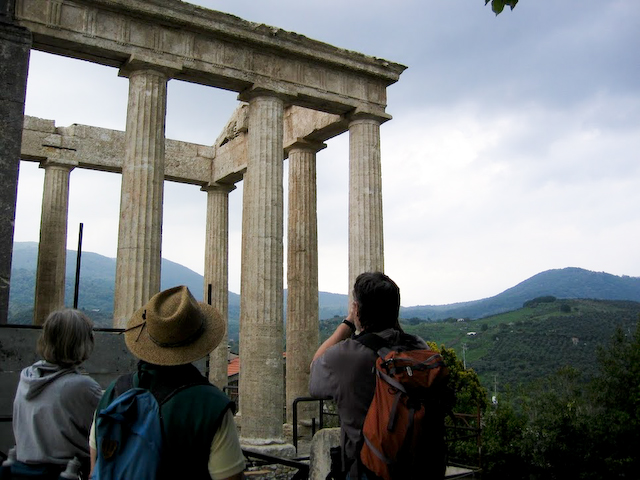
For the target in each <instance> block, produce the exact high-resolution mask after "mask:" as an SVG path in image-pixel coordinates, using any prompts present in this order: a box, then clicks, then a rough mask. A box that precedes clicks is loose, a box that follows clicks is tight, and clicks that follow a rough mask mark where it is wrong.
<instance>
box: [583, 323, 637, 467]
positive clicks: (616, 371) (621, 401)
mask: <svg viewBox="0 0 640 480" xmlns="http://www.w3.org/2000/svg"><path fill="white" fill-rule="evenodd" d="M598 363H599V366H600V374H599V375H598V376H597V378H596V379H595V380H594V382H593V385H592V386H593V391H594V395H595V405H597V407H598V411H597V417H596V418H597V424H596V428H597V431H596V435H595V436H594V438H595V439H597V440H598V446H597V451H598V452H600V455H601V458H602V461H603V463H604V466H603V468H606V470H607V471H608V472H609V473H610V476H609V478H632V477H633V476H636V475H637V474H638V471H639V470H640V458H639V457H638V452H637V446H638V444H640V381H639V379H640V322H638V325H637V326H636V329H635V332H633V333H632V332H630V331H628V332H627V333H626V334H625V332H624V331H623V330H622V329H621V328H618V329H617V330H616V333H615V334H614V336H613V339H612V341H611V344H610V346H609V347H608V348H600V349H599V350H598Z"/></svg>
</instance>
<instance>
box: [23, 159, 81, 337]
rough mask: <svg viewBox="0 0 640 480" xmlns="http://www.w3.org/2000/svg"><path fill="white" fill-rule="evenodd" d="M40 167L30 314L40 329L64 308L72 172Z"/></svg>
mask: <svg viewBox="0 0 640 480" xmlns="http://www.w3.org/2000/svg"><path fill="white" fill-rule="evenodd" d="M41 166H42V168H44V191H43V195H42V215H41V219H40V243H39V245H38V268H37V272H36V296H35V306H34V310H33V323H34V324H35V325H42V324H43V323H44V321H45V320H46V319H47V316H48V315H49V314H50V313H51V312H53V311H54V310H59V309H61V308H64V287H65V277H66V266H67V265H66V260H67V219H68V215H69V176H70V174H71V170H73V168H74V165H69V164H62V163H55V162H51V161H47V162H45V163H44V164H43V165H41Z"/></svg>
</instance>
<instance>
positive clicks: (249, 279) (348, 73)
mask: <svg viewBox="0 0 640 480" xmlns="http://www.w3.org/2000/svg"><path fill="white" fill-rule="evenodd" d="M31 49H35V50H40V51H44V52H48V53H52V54H59V55H64V56H67V57H71V58H77V59H82V60H87V61H90V62H95V63H98V64H101V65H105V66H109V67H114V68H116V69H118V72H119V75H120V76H123V77H126V78H128V80H129V97H128V104H127V120H126V131H124V132H121V131H114V130H107V129H102V128H97V127H89V126H83V125H71V126H67V127H60V126H56V125H55V123H54V121H53V120H44V119H38V118H30V117H26V118H25V117H24V100H25V91H26V81H27V73H28V65H29V54H30V50H31ZM0 52H1V55H2V58H1V65H0V98H1V108H2V112H1V113H2V115H0V122H1V126H0V175H1V177H0V178H1V182H2V185H3V189H2V192H1V193H0V216H1V217H0V222H1V225H2V227H1V228H0V322H4V323H6V321H7V309H8V299H9V288H10V273H11V254H12V245H13V222H14V216H15V204H16V188H17V181H18V180H17V179H18V169H19V162H20V160H23V161H33V162H39V164H40V166H41V167H42V168H43V169H44V171H45V182H44V200H43V212H42V224H41V240H40V245H39V256H38V269H37V278H36V299H35V306H34V322H35V323H36V324H39V323H41V322H42V321H43V320H44V317H45V316H46V314H47V313H48V312H50V311H52V310H54V309H56V308H60V307H62V306H63V305H64V281H65V278H64V276H65V262H66V259H65V255H66V254H65V251H66V243H67V238H66V237H67V233H66V232H67V211H68V198H69V195H68V191H69V177H70V172H71V171H72V170H73V169H74V168H85V169H94V170H100V171H107V172H117V173H120V174H122V190H121V203H120V222H119V232H118V247H117V267H116V285H115V299H114V326H115V327H122V326H123V325H124V324H125V323H126V319H127V318H128V316H129V315H130V314H131V313H132V312H134V311H135V310H136V309H137V308H139V307H140V306H141V305H143V304H144V303H145V302H146V301H147V300H148V299H149V298H150V297H151V296H152V295H153V294H155V293H157V292H158V291H159V290H160V264H161V251H160V246H161V230H162V225H161V224H162V208H163V205H162V198H163V184H164V180H174V181H179V182H182V183H187V184H191V185H194V186H197V187H200V188H201V190H202V191H203V192H204V193H203V195H206V196H207V218H206V219H203V222H205V221H206V259H205V282H204V283H205V285H209V284H211V285H212V291H211V303H212V304H213V305H214V306H216V307H217V308H218V309H219V310H220V312H221V313H222V314H223V315H224V316H225V317H226V316H227V311H228V307H227V292H228V218H229V209H228V202H229V195H230V194H231V192H232V191H233V190H234V188H235V187H234V184H236V183H237V182H239V181H243V190H244V197H243V211H242V267H241V292H240V293H241V314H240V315H241V319H240V322H241V323H240V325H241V327H240V352H241V357H242V373H241V376H240V384H239V388H240V415H241V420H240V422H241V426H242V429H241V435H242V441H243V443H244V444H246V445H255V446H261V445H272V446H277V445H279V444H284V443H285V442H284V435H283V422H282V418H283V417H282V405H283V404H284V403H285V401H286V405H287V407H290V406H291V402H292V401H293V399H294V398H296V397H300V396H305V395H307V394H308V393H307V382H308V366H309V363H310V361H311V355H312V354H313V351H314V349H312V348H309V345H311V344H317V342H318V245H317V221H316V170H315V167H316V154H317V152H318V151H320V150H321V149H323V148H325V147H326V145H325V142H326V141H327V140H328V139H330V138H332V137H335V136H337V135H340V134H342V133H347V132H348V135H349V145H350V147H349V159H348V161H349V165H350V166H349V204H348V207H347V206H346V205H345V208H348V209H349V285H353V281H354V280H355V277H356V276H357V275H358V274H359V273H361V272H363V271H368V270H383V267H384V265H383V261H384V249H383V228H382V196H381V190H382V186H381V159H380V125H381V124H382V123H383V122H385V121H387V120H389V119H390V118H391V117H390V116H389V115H388V114H387V112H386V101H387V96H386V88H387V87H388V86H389V85H391V84H393V83H395V82H396V81H397V80H398V79H399V76H400V74H401V73H402V71H403V70H404V69H405V68H406V67H404V66H402V65H399V64H396V63H392V62H389V61H386V60H382V59H378V58H373V57H369V56H365V55H362V54H359V53H356V52H352V51H347V50H343V49H340V48H336V47H333V46H331V45H328V44H325V43H321V42H318V41H315V40H311V39H308V38H306V37H304V36H301V35H298V34H295V33H291V32H287V31H283V30H280V29H277V28H273V27H270V26H266V25H261V24H255V23H251V22H248V21H244V20H242V19H239V18H237V17H234V16H232V15H227V14H224V13H220V12H216V11H212V10H208V9H204V8H201V7H198V6H195V5H192V4H189V3H186V2H183V1H180V0H1V1H0ZM169 81H185V82H193V83H197V84H200V85H205V86H209V87H212V88H222V89H226V90H230V91H234V92H237V93H238V100H239V106H238V109H237V110H236V112H235V113H234V115H233V116H232V118H231V119H230V120H229V122H228V124H227V127H226V128H225V129H224V131H223V132H222V133H221V135H220V136H219V137H218V138H217V140H216V141H215V143H213V144H212V145H208V146H206V145H195V144H190V143H186V142H180V141H174V140H169V139H166V138H165V116H166V104H167V84H168V82H169ZM285 159H288V161H289V179H288V189H289V190H288V191H289V202H288V205H289V206H288V235H287V237H288V245H287V248H288V267H287V272H286V275H287V284H288V302H287V303H288V304H287V318H288V322H287V326H286V334H287V345H288V349H287V358H286V362H287V363H286V367H287V368H286V371H287V378H286V385H287V387H286V394H285V391H284V390H285V388H284V379H283V375H282V368H283V366H282V353H283V336H284V335H283V334H284V332H283V328H284V327H283V285H284V267H283V255H284V245H283V228H284V227H283V225H284V214H285V212H284V206H283V191H284V181H283V161H284V160H285ZM345 287H346V285H345ZM205 295H206V294H205ZM205 298H206V297H205ZM222 345H225V344H224V342H223V344H222ZM218 350H219V351H216V352H214V353H213V354H212V358H211V379H212V381H213V382H214V383H216V384H217V385H219V386H221V387H222V386H224V385H225V384H226V375H227V372H226V365H227V351H226V345H225V346H224V347H222V348H219V349H218ZM287 410H290V408H287ZM290 421H291V419H290V416H289V422H290Z"/></svg>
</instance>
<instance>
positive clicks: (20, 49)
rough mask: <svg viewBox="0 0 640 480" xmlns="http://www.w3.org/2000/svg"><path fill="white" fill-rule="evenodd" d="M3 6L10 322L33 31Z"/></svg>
mask: <svg viewBox="0 0 640 480" xmlns="http://www.w3.org/2000/svg"><path fill="white" fill-rule="evenodd" d="M2 4H3V5H2V7H1V9H0V185H2V188H1V189H0V323H7V316H8V313H9V284H10V279H11V253H12V251H13V230H14V221H15V216H16V197H17V195H18V167H19V165H20V146H21V144H22V125H23V123H24V99H25V93H26V90H27V71H28V69H29V53H30V52H31V32H29V31H28V30H27V29H25V28H21V27H17V26H14V25H11V21H12V19H13V10H12V9H13V2H2Z"/></svg>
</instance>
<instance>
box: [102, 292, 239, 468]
mask: <svg viewBox="0 0 640 480" xmlns="http://www.w3.org/2000/svg"><path fill="white" fill-rule="evenodd" d="M225 330H226V325H225V321H224V320H223V318H222V317H221V315H220V314H219V313H218V311H217V310H216V309H215V308H214V307H212V306H211V305H208V304H206V303H202V302H198V301H196V299H195V298H194V297H193V295H192V294H191V292H190V291H189V289H188V288H187V287H185V286H179V287H174V288H170V289H168V290H164V291H162V292H160V293H158V294H156V295H154V296H153V297H152V298H151V299H150V300H149V301H148V302H147V304H146V305H144V306H143V307H142V308H140V309H139V310H138V311H136V312H135V313H134V314H133V316H132V317H131V318H130V319H129V321H128V323H127V327H126V329H125V332H124V335H125V342H126V345H127V348H128V349H129V351H130V352H131V353H132V354H133V355H134V356H136V357H137V358H139V359H140V361H139V363H138V371H137V372H136V373H134V374H133V375H128V376H123V377H120V379H118V380H116V381H114V382H113V383H112V384H111V385H110V386H109V387H108V388H107V390H106V391H105V393H104V395H103V397H102V399H101V401H100V403H99V405H98V409H97V411H96V412H97V413H96V418H97V416H98V412H101V411H102V410H103V409H105V408H106V407H108V406H109V405H110V404H111V402H112V401H113V400H114V399H115V398H117V397H118V395H120V394H121V393H123V392H124V391H126V390H127V389H128V388H131V387H140V388H147V389H149V390H151V391H152V392H154V395H156V393H155V392H156V391H171V394H169V395H168V396H167V398H168V399H167V400H165V401H164V402H159V403H161V407H160V418H161V427H162V442H163V450H162V451H163V454H162V457H163V458H162V459H161V469H162V473H163V478H165V477H166V478H179V477H185V478H190V479H201V478H202V479H214V480H219V479H229V480H237V479H243V478H244V475H243V471H244V469H245V459H244V455H243V454H242V450H241V447H240V442H239V439H238V432H237V429H236V425H235V422H234V420H233V410H234V409H235V405H234V404H233V402H231V400H229V398H228V397H227V396H226V395H225V394H224V393H222V392H221V391H220V390H219V389H218V388H217V387H215V386H213V385H212V384H210V383H209V382H208V381H207V380H206V378H205V377H204V376H203V375H202V374H201V373H200V372H199V371H198V369H197V368H196V367H195V366H194V365H192V362H195V361H196V360H199V359H201V358H203V357H204V356H206V355H208V354H209V352H211V351H212V350H213V349H214V348H216V347H217V346H218V344H219V343H220V341H221V340H222V337H223V336H224V333H225ZM127 377H128V379H127ZM90 444H91V445H90V446H91V460H92V467H93V466H95V462H96V459H97V458H98V451H97V442H96V420H95V419H94V424H93V427H92V431H91V435H90Z"/></svg>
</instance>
